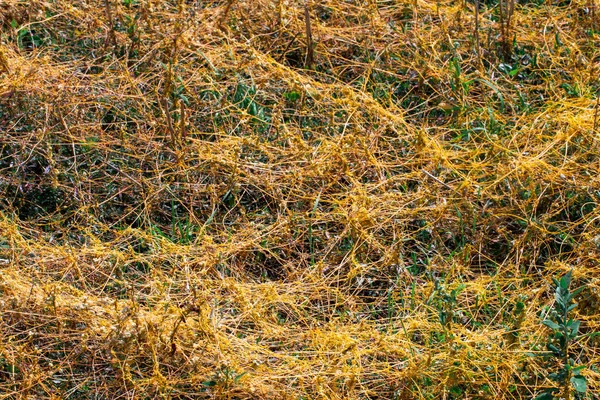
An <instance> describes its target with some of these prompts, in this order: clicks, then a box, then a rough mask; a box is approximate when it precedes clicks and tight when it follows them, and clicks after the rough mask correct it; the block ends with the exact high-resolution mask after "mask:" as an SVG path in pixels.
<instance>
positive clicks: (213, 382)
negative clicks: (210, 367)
mask: <svg viewBox="0 0 600 400" xmlns="http://www.w3.org/2000/svg"><path fill="white" fill-rule="evenodd" d="M202 385H204V386H207V387H213V386H217V382H216V381H204V382H202Z"/></svg>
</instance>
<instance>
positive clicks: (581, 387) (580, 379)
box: [571, 375, 587, 393]
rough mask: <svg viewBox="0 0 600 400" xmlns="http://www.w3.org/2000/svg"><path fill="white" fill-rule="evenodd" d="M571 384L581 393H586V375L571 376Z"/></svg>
mask: <svg viewBox="0 0 600 400" xmlns="http://www.w3.org/2000/svg"><path fill="white" fill-rule="evenodd" d="M571 384H572V385H573V388H575V390H576V391H578V392H579V393H585V392H586V391H587V381H586V380H585V376H581V375H575V376H572V377H571Z"/></svg>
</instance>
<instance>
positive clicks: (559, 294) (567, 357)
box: [536, 271, 587, 400]
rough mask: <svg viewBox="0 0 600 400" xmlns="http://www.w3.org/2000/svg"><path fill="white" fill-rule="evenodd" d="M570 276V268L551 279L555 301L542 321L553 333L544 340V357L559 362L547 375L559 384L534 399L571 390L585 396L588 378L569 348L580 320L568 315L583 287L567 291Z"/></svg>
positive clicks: (568, 395) (567, 394)
mask: <svg viewBox="0 0 600 400" xmlns="http://www.w3.org/2000/svg"><path fill="white" fill-rule="evenodd" d="M571 277H572V271H569V272H567V274H566V275H565V276H563V277H562V278H561V279H560V280H557V279H556V278H552V279H553V280H554V284H555V286H556V292H555V303H554V307H553V309H552V310H551V314H550V318H548V319H545V320H544V321H543V324H544V325H546V326H547V327H548V328H550V329H551V330H552V335H551V336H550V337H549V338H548V342H547V343H546V347H547V349H548V350H549V353H548V354H546V355H545V357H546V358H550V359H552V360H555V361H558V363H559V370H558V371H555V372H552V373H549V374H548V376H547V377H548V378H549V379H551V380H552V381H555V382H556V383H557V385H558V387H551V388H548V389H546V390H544V392H543V393H542V394H540V395H539V396H537V397H536V399H537V400H544V399H549V400H552V399H554V398H555V395H556V396H558V397H561V398H565V399H570V398H572V392H573V390H574V391H575V392H576V393H577V394H578V395H584V394H585V393H586V392H587V380H586V378H585V376H583V375H582V374H581V371H582V370H583V369H584V368H585V365H579V366H575V361H574V360H573V358H572V356H573V354H575V353H576V352H575V351H574V350H573V348H572V347H573V345H574V344H576V342H577V341H578V340H579V339H581V337H582V336H581V335H579V327H580V325H581V322H580V321H579V320H576V319H573V318H571V311H573V310H574V309H575V308H576V307H577V303H575V302H574V301H573V299H574V298H575V296H577V294H578V293H580V292H581V291H582V290H583V289H585V287H584V286H582V287H580V288H579V289H576V290H574V291H572V292H571V291H570V290H569V286H570V284H571ZM550 365H551V364H550Z"/></svg>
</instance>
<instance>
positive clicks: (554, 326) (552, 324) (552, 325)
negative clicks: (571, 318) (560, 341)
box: [542, 319, 560, 329]
mask: <svg viewBox="0 0 600 400" xmlns="http://www.w3.org/2000/svg"><path fill="white" fill-rule="evenodd" d="M542 324H544V325H546V326H547V327H548V328H550V329H560V325H558V324H557V323H556V322H554V321H550V320H549V319H546V320H544V321H543V322H542Z"/></svg>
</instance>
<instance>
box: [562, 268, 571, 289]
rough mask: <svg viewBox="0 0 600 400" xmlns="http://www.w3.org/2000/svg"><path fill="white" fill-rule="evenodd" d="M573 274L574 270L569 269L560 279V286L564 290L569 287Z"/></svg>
mask: <svg viewBox="0 0 600 400" xmlns="http://www.w3.org/2000/svg"><path fill="white" fill-rule="evenodd" d="M572 275H573V271H569V272H567V273H566V274H565V276H563V277H562V278H561V279H560V285H559V287H560V288H561V289H564V290H568V289H569V285H570V284H571V276H572Z"/></svg>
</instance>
